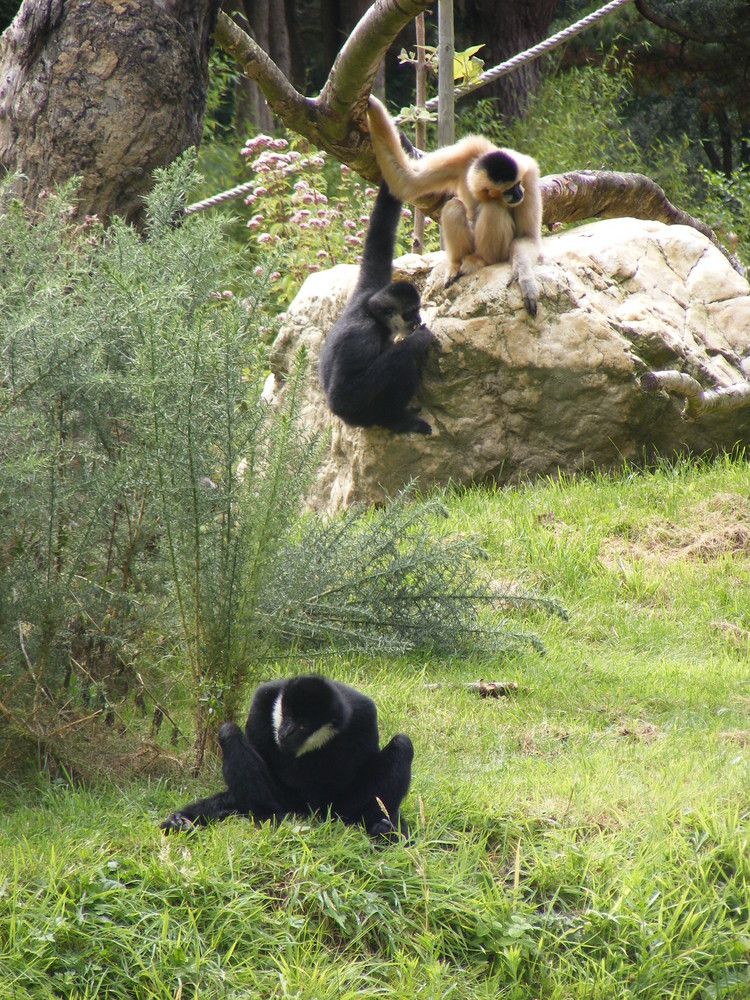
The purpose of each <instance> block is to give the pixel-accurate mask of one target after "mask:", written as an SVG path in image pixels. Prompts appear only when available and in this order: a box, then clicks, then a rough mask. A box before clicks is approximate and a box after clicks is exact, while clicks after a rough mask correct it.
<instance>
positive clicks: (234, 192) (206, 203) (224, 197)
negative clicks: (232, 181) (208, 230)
mask: <svg viewBox="0 0 750 1000" xmlns="http://www.w3.org/2000/svg"><path fill="white" fill-rule="evenodd" d="M258 183H259V181H258V178H257V177H256V178H255V180H252V181H246V182H245V183H244V184H238V185H237V187H233V188H230V189H229V190H228V191H222V192H221V193H220V194H214V195H212V196H211V197H210V198H204V199H203V201H196V202H194V203H193V204H192V205H188V207H187V208H186V209H185V213H184V214H185V215H192V213H193V212H202V211H203V209H204V208H211V206H212V205H220V204H221V203H222V201H229V199H230V198H239V196H240V195H241V194H246V193H247V192H248V191H251V190H252V189H253V188H254V187H257V186H258Z"/></svg>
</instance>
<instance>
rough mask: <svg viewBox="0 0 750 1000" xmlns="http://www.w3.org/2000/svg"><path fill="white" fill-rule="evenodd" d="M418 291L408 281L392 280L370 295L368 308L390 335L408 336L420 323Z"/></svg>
mask: <svg viewBox="0 0 750 1000" xmlns="http://www.w3.org/2000/svg"><path fill="white" fill-rule="evenodd" d="M420 304H421V303H420V298H419V292H418V291H417V289H416V288H415V287H414V285H412V284H411V283H410V282H408V281H392V282H391V284H390V285H388V286H387V287H386V288H384V289H382V290H381V291H379V292H376V293H375V295H371V296H370V299H369V301H368V309H369V311H370V313H371V315H373V316H374V317H375V318H376V319H377V320H378V322H380V323H382V324H383V326H385V327H387V328H388V332H389V333H390V335H391V336H392V337H398V336H402V337H405V336H408V334H410V333H413V332H414V331H415V330H416V329H417V328H418V327H420V326H421V325H422V319H421V316H420V313H419V307H420Z"/></svg>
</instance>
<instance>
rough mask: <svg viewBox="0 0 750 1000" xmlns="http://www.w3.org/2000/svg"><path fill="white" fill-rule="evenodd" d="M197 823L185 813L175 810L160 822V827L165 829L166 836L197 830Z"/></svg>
mask: <svg viewBox="0 0 750 1000" xmlns="http://www.w3.org/2000/svg"><path fill="white" fill-rule="evenodd" d="M195 828H196V824H195V823H194V822H193V821H192V820H191V819H189V818H188V817H187V816H186V815H185V814H184V813H181V812H173V813H170V814H169V816H167V818H166V819H165V820H164V822H162V823H160V824H159V829H160V830H163V831H164V836H165V837H166V836H167V834H169V833H190V832H191V831H192V830H195Z"/></svg>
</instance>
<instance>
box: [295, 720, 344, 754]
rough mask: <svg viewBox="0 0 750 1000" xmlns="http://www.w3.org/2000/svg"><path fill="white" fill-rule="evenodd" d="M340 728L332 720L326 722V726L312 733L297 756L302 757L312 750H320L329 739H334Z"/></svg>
mask: <svg viewBox="0 0 750 1000" xmlns="http://www.w3.org/2000/svg"><path fill="white" fill-rule="evenodd" d="M337 732H338V730H337V729H336V727H335V726H333V725H332V724H331V723H330V722H326V724H325V725H324V726H321V727H320V729H316V730H315V732H314V733H311V734H310V735H309V736H308V737H307V739H306V740H305V742H304V743H303V744H302V746H301V747H300V748H299V750H298V751H297V753H296V754H295V757H301V756H302V754H304V753H310V751H311V750H319V749H320V748H321V747H322V746H325V744H326V743H328V741H329V740H332V739H333V737H334V736H335V735H336V733H337Z"/></svg>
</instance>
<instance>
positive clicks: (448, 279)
mask: <svg viewBox="0 0 750 1000" xmlns="http://www.w3.org/2000/svg"><path fill="white" fill-rule="evenodd" d="M460 276H461V262H460V261H451V263H450V264H449V265H448V270H447V271H446V273H445V283H444V285H443V287H444V288H450V287H451V285H452V284H453V283H454V282H455V281H458V279H459V277H460Z"/></svg>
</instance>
